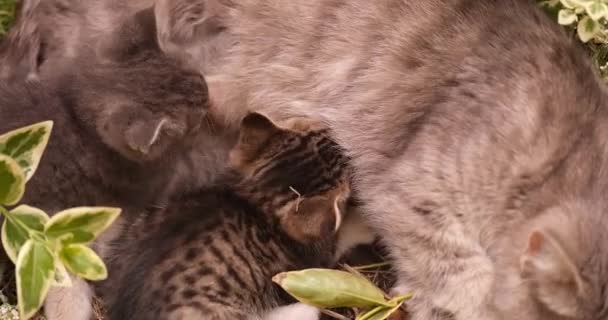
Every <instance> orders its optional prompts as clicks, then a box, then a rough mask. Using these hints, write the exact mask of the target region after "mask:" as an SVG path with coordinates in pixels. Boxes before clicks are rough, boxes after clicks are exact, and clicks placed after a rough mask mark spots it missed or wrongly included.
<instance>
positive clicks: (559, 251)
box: [520, 231, 582, 317]
mask: <svg viewBox="0 0 608 320" xmlns="http://www.w3.org/2000/svg"><path fill="white" fill-rule="evenodd" d="M520 272H521V275H522V277H523V278H524V279H526V280H529V281H530V283H531V284H532V285H533V287H534V288H533V292H534V294H535V295H536V298H537V299H538V301H539V302H541V303H542V304H544V305H545V306H546V307H547V308H548V309H550V310H551V311H553V312H555V313H556V314H559V315H561V316H565V317H574V316H575V315H576V313H577V299H576V297H577V296H578V294H579V292H580V290H581V289H582V284H581V278H580V275H579V272H578V270H577V267H576V265H575V263H574V261H573V259H572V257H571V256H570V255H569V254H568V252H567V251H566V250H565V248H564V247H563V246H562V245H561V243H560V242H559V240H558V239H557V238H556V237H554V236H553V235H552V234H549V233H547V232H544V231H534V232H532V233H531V234H530V237H529V239H528V245H527V248H526V251H525V252H524V254H523V255H522V256H521V259H520Z"/></svg>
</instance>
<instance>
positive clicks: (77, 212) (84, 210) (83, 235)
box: [44, 207, 120, 244]
mask: <svg viewBox="0 0 608 320" xmlns="http://www.w3.org/2000/svg"><path fill="white" fill-rule="evenodd" d="M119 214H120V209H118V208H105V207H78V208H72V209H68V210H64V211H61V212H59V213H57V214H56V215H54V216H53V217H52V218H51V219H50V220H49V221H48V222H47V224H46V226H45V230H44V233H45V234H46V236H47V237H49V239H51V240H58V241H60V242H61V243H63V244H86V243H89V242H91V241H93V240H94V239H95V238H96V237H97V236H98V235H99V234H100V233H101V232H102V231H104V230H105V229H106V228H107V227H108V226H110V225H111V224H112V222H114V220H116V218H117V217H118V215H119Z"/></svg>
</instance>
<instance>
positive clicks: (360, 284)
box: [272, 269, 393, 308]
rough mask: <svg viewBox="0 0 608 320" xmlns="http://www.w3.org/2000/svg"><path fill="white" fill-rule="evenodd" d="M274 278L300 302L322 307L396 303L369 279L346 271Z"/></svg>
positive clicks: (310, 271) (294, 273) (314, 271)
mask: <svg viewBox="0 0 608 320" xmlns="http://www.w3.org/2000/svg"><path fill="white" fill-rule="evenodd" d="M272 280H273V281H274V282H276V283H277V284H278V285H280V286H281V287H282V288H283V289H284V290H285V291H287V293H289V294H290V295H292V296H293V297H294V298H296V299H297V300H299V301H300V302H303V303H306V304H309V305H312V306H315V307H319V308H341V307H351V308H354V307H357V308H367V307H374V306H378V305H383V306H387V307H392V306H393V305H392V304H388V303H387V301H386V300H385V299H384V293H383V292H382V291H381V290H380V289H378V288H377V287H376V286H375V285H374V284H373V283H371V282H370V281H369V280H367V279H366V278H363V277H361V276H358V275H354V274H352V273H348V272H344V271H338V270H330V269H306V270H301V271H292V272H284V273H280V274H277V275H275V276H274V277H273V278H272Z"/></svg>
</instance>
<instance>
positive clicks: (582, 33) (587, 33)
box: [576, 17, 600, 42]
mask: <svg viewBox="0 0 608 320" xmlns="http://www.w3.org/2000/svg"><path fill="white" fill-rule="evenodd" d="M576 31H577V32H578V37H579V38H580V39H581V41H582V42H587V41H589V40H591V39H593V37H595V36H596V35H597V34H598V33H599V32H600V24H599V23H598V22H596V21H593V20H591V19H590V18H589V17H584V18H582V19H581V21H579V22H578V26H577V27H576Z"/></svg>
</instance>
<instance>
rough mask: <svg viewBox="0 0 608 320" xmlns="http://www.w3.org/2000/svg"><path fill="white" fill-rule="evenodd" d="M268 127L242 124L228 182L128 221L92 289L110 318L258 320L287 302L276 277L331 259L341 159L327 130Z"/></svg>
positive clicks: (342, 184) (345, 183)
mask: <svg viewBox="0 0 608 320" xmlns="http://www.w3.org/2000/svg"><path fill="white" fill-rule="evenodd" d="M253 117H257V118H258V120H260V119H265V118H264V117H263V116H260V115H254V116H253ZM262 121H263V120H262ZM301 124H302V122H301V121H298V122H297V125H301ZM265 125H267V127H266V128H264V129H263V131H266V132H267V133H270V134H268V135H263V136H264V138H263V139H260V138H259V137H260V135H255V136H256V137H258V139H256V140H255V141H253V140H251V139H248V134H247V131H249V130H251V131H253V130H254V129H252V128H248V127H247V124H246V121H244V125H243V128H242V133H241V139H240V141H239V143H238V144H237V146H236V147H235V148H234V149H233V151H232V156H231V160H232V162H233V164H234V165H233V167H234V175H233V176H231V177H230V178H227V181H231V182H229V183H227V184H226V186H222V187H219V186H218V187H216V188H214V189H209V190H203V191H200V192H198V193H195V194H190V195H187V196H184V197H182V198H179V199H175V200H174V201H173V202H172V203H171V204H170V205H169V206H168V207H167V208H163V209H155V210H149V211H146V212H144V213H142V215H141V216H140V217H138V218H136V219H134V220H133V221H130V223H129V224H127V227H125V228H124V230H123V231H122V236H120V237H119V238H118V239H117V240H116V241H115V242H114V244H113V248H114V249H113V250H112V253H111V256H110V257H109V258H108V265H109V269H110V270H111V272H110V279H109V280H107V281H105V283H103V284H102V285H101V286H100V288H99V289H100V290H99V291H100V293H101V294H102V296H103V298H104V300H105V301H106V303H107V307H108V310H109V314H110V316H109V318H110V319H113V320H118V319H132V320H137V319H146V320H149V319H218V320H219V319H257V318H260V317H262V316H263V315H264V314H265V313H267V312H268V311H270V310H272V309H273V308H275V307H277V306H279V305H283V304H285V303H288V302H290V301H291V299H290V298H289V297H287V296H286V294H285V293H284V292H282V291H280V290H278V288H277V287H276V286H275V285H273V283H272V281H271V278H272V276H273V275H275V274H276V273H279V272H282V271H288V270H296V269H302V268H308V267H328V266H330V265H331V264H332V263H333V258H334V251H335V240H336V236H335V235H336V233H335V230H336V226H337V225H338V224H339V222H340V220H341V214H342V212H343V211H344V206H345V205H346V203H345V202H346V200H347V198H348V197H349V194H350V188H349V184H350V169H349V167H348V166H347V159H346V158H345V157H344V156H343V155H342V152H341V149H340V148H339V146H338V145H337V144H336V143H335V142H333V141H332V140H330V139H329V138H328V136H329V132H328V131H327V130H325V129H319V130H316V129H310V128H309V129H306V130H292V128H293V126H294V125H296V124H294V123H292V124H291V125H290V127H288V128H287V129H286V128H281V127H278V126H277V125H275V124H272V123H271V122H270V121H268V122H266V123H265ZM258 129H259V127H258V128H256V129H255V130H258ZM252 145H256V146H257V147H256V148H250V147H251V146H252ZM243 157H246V160H244V158H243ZM325 204H326V205H325ZM309 313H310V312H309Z"/></svg>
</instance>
